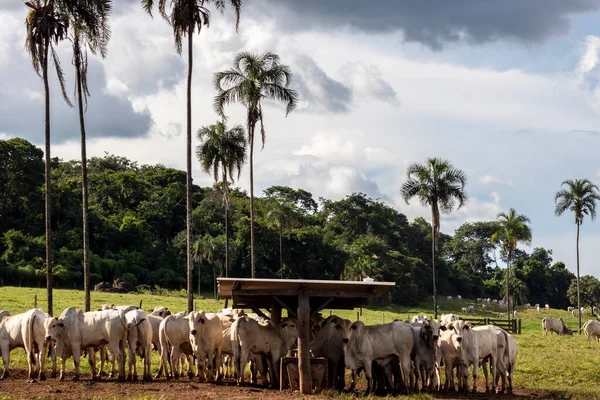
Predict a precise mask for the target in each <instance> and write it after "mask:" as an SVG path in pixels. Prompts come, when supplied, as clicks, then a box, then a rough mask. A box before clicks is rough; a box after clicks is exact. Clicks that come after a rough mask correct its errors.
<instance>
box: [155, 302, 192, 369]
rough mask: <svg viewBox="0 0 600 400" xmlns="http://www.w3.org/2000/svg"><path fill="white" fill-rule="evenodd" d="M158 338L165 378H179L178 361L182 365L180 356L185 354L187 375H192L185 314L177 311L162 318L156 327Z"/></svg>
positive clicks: (188, 329)
mask: <svg viewBox="0 0 600 400" xmlns="http://www.w3.org/2000/svg"><path fill="white" fill-rule="evenodd" d="M158 338H159V342H160V349H161V353H160V363H161V367H162V369H163V371H164V373H165V376H166V377H167V379H170V378H171V377H174V378H175V379H177V378H179V376H180V374H179V373H180V370H179V367H180V363H181V365H182V366H183V361H182V356H185V358H186V359H187V362H188V371H187V375H188V377H189V378H191V377H193V376H194V375H193V373H192V363H193V358H192V354H193V351H192V345H191V344H190V326H189V323H188V321H187V320H186V319H185V315H183V313H177V314H173V315H169V316H167V317H166V318H165V319H163V320H162V321H161V322H160V325H159V328H158ZM181 372H182V373H183V371H181Z"/></svg>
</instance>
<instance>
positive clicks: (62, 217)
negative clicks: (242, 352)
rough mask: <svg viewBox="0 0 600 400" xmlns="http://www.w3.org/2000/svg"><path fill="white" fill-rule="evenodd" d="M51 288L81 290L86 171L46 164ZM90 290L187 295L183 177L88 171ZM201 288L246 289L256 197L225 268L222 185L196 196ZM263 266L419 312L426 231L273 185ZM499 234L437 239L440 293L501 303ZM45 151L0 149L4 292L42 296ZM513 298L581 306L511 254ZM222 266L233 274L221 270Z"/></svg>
mask: <svg viewBox="0 0 600 400" xmlns="http://www.w3.org/2000/svg"><path fill="white" fill-rule="evenodd" d="M51 167H52V169H51V170H52V187H53V192H52V207H53V218H52V231H53V233H54V243H53V247H54V268H53V280H54V285H55V287H63V288H74V287H75V288H82V287H83V266H82V262H83V261H82V259H83V254H82V253H83V251H82V240H81V237H82V204H81V202H82V194H81V163H80V162H79V161H74V160H70V161H65V160H60V159H57V158H53V159H52V165H51ZM88 179H89V226H90V263H91V281H92V285H93V284H96V283H98V282H101V281H112V280H114V279H116V278H122V279H125V280H127V281H129V282H131V283H134V284H148V285H152V286H154V285H156V286H159V287H162V288H170V289H185V285H186V231H185V228H186V219H185V217H186V173H185V171H179V170H176V169H172V168H168V167H165V166H163V165H139V164H138V163H137V162H135V161H133V160H129V159H127V158H124V157H120V156H118V155H113V154H106V155H105V156H104V157H101V158H98V157H93V158H90V159H89V160H88ZM193 189H194V190H193V204H194V209H193V215H192V217H193V232H192V234H193V259H194V282H195V286H196V285H198V286H200V287H201V289H202V293H203V294H205V295H206V294H212V292H213V290H214V279H215V277H218V276H229V277H249V276H250V246H249V243H250V240H249V235H250V228H249V218H250V217H249V196H248V195H247V193H246V192H245V191H242V190H240V189H239V188H227V191H228V194H229V209H228V218H229V223H228V226H229V232H228V233H229V246H228V249H229V251H228V252H227V255H228V257H227V259H228V262H227V263H226V262H225V255H226V251H225V248H226V245H225V242H226V235H225V226H226V224H225V205H226V202H224V190H223V189H225V188H224V187H223V184H222V183H220V184H217V185H215V186H214V187H199V186H194V188H193ZM254 201H255V204H254V207H255V232H254V235H255V250H254V252H255V265H256V267H255V268H256V277H259V278H280V277H283V278H304V279H345V280H355V279H361V278H363V277H367V276H369V277H371V278H374V279H375V280H377V281H393V282H396V287H395V288H394V290H392V291H391V293H390V294H389V296H388V297H387V298H386V299H383V300H382V301H384V302H387V303H394V304H401V305H415V304H417V303H419V302H421V301H423V300H424V299H425V298H427V297H428V296H431V293H432V283H431V282H432V279H431V277H432V276H431V275H432V272H431V263H430V260H431V251H432V247H431V234H432V233H431V232H432V229H431V225H430V223H429V222H427V221H425V220H424V219H423V218H416V219H414V220H413V221H409V220H408V219H407V217H406V216H405V215H403V214H402V213H400V212H398V211H397V210H395V209H394V208H392V207H390V206H389V205H386V204H385V203H383V202H381V201H379V200H378V199H372V198H369V197H368V196H366V195H364V194H362V193H352V194H348V195H347V197H346V198H344V199H342V200H337V201H333V200H328V199H323V198H319V199H314V198H313V196H312V194H311V193H309V192H307V191H305V190H302V189H301V188H290V187H286V186H272V187H270V188H268V189H266V190H264V191H263V193H262V195H261V196H257V197H256V198H255V200H254ZM496 224H497V222H496V221H481V222H471V223H465V224H463V225H462V226H460V227H459V228H458V229H456V231H455V232H454V234H453V235H447V234H444V233H441V234H440V239H439V241H440V243H439V250H438V257H437V261H436V263H437V264H436V268H437V281H438V288H437V293H438V294H439V295H453V296H455V295H458V294H460V295H461V296H462V297H464V298H476V297H492V298H497V299H501V298H502V297H503V293H504V290H505V289H504V288H505V286H504V285H505V283H504V282H505V270H506V268H504V267H505V265H506V255H505V254H503V252H502V249H501V247H500V246H499V245H498V243H497V242H494V241H492V240H491V237H492V235H493V233H494V231H495V230H496ZM44 232H45V231H44V160H43V152H42V150H41V149H40V148H38V147H36V146H34V145H33V144H31V143H29V142H28V141H26V140H24V139H21V138H12V139H8V140H0V254H1V257H0V284H2V285H15V286H34V287H44V285H45V271H46V270H45V258H44V255H45V241H44ZM511 264H512V265H513V267H514V276H513V277H511V287H512V288H513V292H512V293H513V294H514V296H515V299H516V301H517V302H518V303H520V304H524V303H526V302H528V303H531V304H535V303H540V304H544V303H550V304H551V305H552V307H553V308H565V307H567V306H568V305H569V304H572V303H573V302H574V301H573V300H574V299H575V300H576V293H575V288H574V283H575V280H574V278H575V276H574V275H573V274H572V273H571V272H570V271H569V270H568V269H567V268H566V266H565V265H564V263H562V262H560V261H556V262H555V261H554V260H553V258H552V250H551V249H544V248H535V249H533V250H532V251H531V253H528V252H526V251H524V250H522V249H517V250H515V252H514V254H513V259H512V262H511ZM226 265H227V267H226ZM581 285H582V287H581V290H582V293H581V295H582V305H593V304H596V303H597V302H598V299H599V298H600V283H599V282H598V280H597V279H596V278H594V277H591V276H585V277H582V281H581Z"/></svg>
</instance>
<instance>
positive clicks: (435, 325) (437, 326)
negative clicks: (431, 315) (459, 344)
mask: <svg viewBox="0 0 600 400" xmlns="http://www.w3.org/2000/svg"><path fill="white" fill-rule="evenodd" d="M429 326H431V334H432V339H433V341H437V340H438V339H439V337H440V331H445V330H446V329H447V328H446V325H444V324H442V323H440V322H439V321H438V320H437V319H434V320H430V321H429Z"/></svg>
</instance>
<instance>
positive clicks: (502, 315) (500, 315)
mask: <svg viewBox="0 0 600 400" xmlns="http://www.w3.org/2000/svg"><path fill="white" fill-rule="evenodd" d="M505 316H506V315H505V314H504V313H503V312H501V313H498V318H504V317H505Z"/></svg>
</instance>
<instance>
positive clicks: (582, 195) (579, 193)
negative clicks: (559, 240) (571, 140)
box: [554, 179, 600, 334]
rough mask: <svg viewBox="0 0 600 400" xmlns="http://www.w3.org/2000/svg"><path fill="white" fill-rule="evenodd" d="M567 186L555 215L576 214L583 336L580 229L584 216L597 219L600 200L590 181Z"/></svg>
mask: <svg viewBox="0 0 600 400" xmlns="http://www.w3.org/2000/svg"><path fill="white" fill-rule="evenodd" d="M565 185H566V186H567V188H566V189H561V190H559V191H558V192H556V196H555V197H554V202H555V203H556V209H555V210H554V213H555V214H556V215H558V216H560V215H562V213H564V212H565V211H567V210H571V211H573V214H575V225H577V242H576V248H577V309H578V310H579V333H580V334H581V299H580V296H579V227H580V226H581V224H582V223H583V217H584V215H589V216H590V218H591V219H592V220H594V219H596V201H598V200H600V195H599V194H598V186H596V185H594V184H593V183H592V182H590V181H589V180H588V179H575V180H572V179H568V180H566V181H564V182H563V183H562V184H561V186H565Z"/></svg>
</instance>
